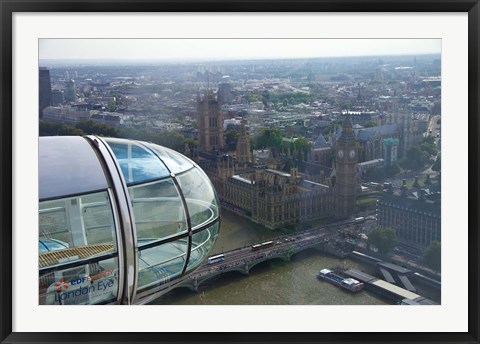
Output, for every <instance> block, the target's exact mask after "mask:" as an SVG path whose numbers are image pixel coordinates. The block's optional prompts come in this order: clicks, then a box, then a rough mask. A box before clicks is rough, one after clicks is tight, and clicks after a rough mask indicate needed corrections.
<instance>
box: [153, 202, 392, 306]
mask: <svg viewBox="0 0 480 344" xmlns="http://www.w3.org/2000/svg"><path fill="white" fill-rule="evenodd" d="M284 234H286V233H284V232H281V231H278V230H276V231H271V230H269V229H267V228H265V227H263V226H260V225H258V224H255V223H252V222H251V221H249V220H247V219H245V218H242V217H241V216H238V215H236V214H233V213H230V212H228V211H223V212H222V222H221V227H220V234H219V236H218V239H217V242H216V243H215V246H214V248H213V250H212V254H214V253H221V252H222V251H228V250H231V249H234V248H237V247H241V246H245V245H251V244H252V243H258V242H262V241H265V240H268V239H271V238H274V237H277V236H280V235H284ZM335 267H342V268H355V269H358V270H363V271H365V272H367V273H373V271H371V270H370V269H371V268H370V267H369V266H364V265H361V264H360V263H358V262H356V261H353V260H349V259H344V260H342V259H338V258H334V257H332V256H329V255H326V254H322V253H320V252H318V251H316V250H314V249H312V250H306V251H303V252H300V253H298V254H296V255H294V256H293V257H292V259H291V261H290V262H284V261H281V260H277V259H274V260H269V261H266V262H263V263H261V264H259V265H256V266H254V267H253V268H252V269H251V270H250V275H249V276H244V275H241V274H240V273H238V272H229V273H226V274H223V275H220V276H219V277H217V278H214V279H212V280H209V281H207V282H205V283H204V284H203V285H202V286H201V287H200V291H199V292H198V293H193V292H191V291H189V290H187V289H185V288H179V289H175V290H173V291H172V292H170V293H168V294H166V295H164V296H162V297H161V298H160V299H158V300H157V301H155V302H153V304H169V305H385V304H388V301H385V300H382V299H379V298H378V297H377V296H376V295H373V294H370V293H369V292H367V291H362V292H359V293H356V294H352V293H349V292H346V291H344V290H342V289H340V288H338V287H335V286H333V285H331V284H329V283H327V282H324V281H319V280H317V278H316V274H317V272H318V271H319V270H321V269H323V268H335Z"/></svg>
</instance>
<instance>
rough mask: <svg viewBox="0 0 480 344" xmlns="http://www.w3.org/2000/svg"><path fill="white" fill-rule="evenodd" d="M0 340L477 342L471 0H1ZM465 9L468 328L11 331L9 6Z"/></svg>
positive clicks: (478, 10) (475, 78)
mask: <svg viewBox="0 0 480 344" xmlns="http://www.w3.org/2000/svg"><path fill="white" fill-rule="evenodd" d="M0 9H1V14H0V18H1V19H0V20H1V23H2V24H1V25H2V28H1V41H0V50H1V56H0V58H1V69H0V80H1V83H0V104H1V116H0V128H1V129H0V130H1V145H2V146H1V150H0V164H1V166H2V168H1V179H0V180H1V182H0V200H1V201H0V204H1V208H0V218H1V220H2V228H1V230H0V263H1V264H0V269H1V270H0V273H1V274H0V312H1V313H0V319H1V320H0V341H1V343H37V342H45V343H58V342H77V343H110V342H111V343H114V342H119V343H130V342H131V343H137V342H138V343H154V342H158V343H170V342H172V343H173V342H183V343H190V342H191V343H194V342H208V343H213V342H237V343H243V342H248V343H255V342H258V343H266V342H282V343H284V342H287V343H288V342H291V343H300V342H319V343H320V342H332V343H356V342H365V343H370V342H381V343H390V342H392V343H393V342H395V343H479V332H478V331H479V313H478V312H479V297H478V296H479V287H478V286H479V276H480V270H479V264H478V263H479V254H478V248H479V247H480V242H479V236H478V231H477V229H478V225H479V221H478V218H479V214H480V212H479V211H478V195H479V194H480V189H479V183H478V174H479V170H478V158H479V149H478V145H479V141H478V134H479V132H480V128H479V121H478V116H479V114H480V109H479V102H478V97H479V95H480V88H479V80H480V78H479V68H478V65H479V58H480V56H479V46H480V45H479V32H480V26H479V15H480V4H479V1H478V0H463V1H458V0H457V1H455V0H421V1H413V0H403V1H399V0H394V1H386V0H366V1H353V0H336V1H333V0H326V1H322V0H300V1H295V2H294V1H292V0H285V1H268V0H257V1H251V0H245V1H240V0H232V1H228V2H227V1H217V0H200V1H192V0H187V1H182V0H176V1H175V0H166V1H161V0H143V1H138V2H132V1H129V0H120V1H111V0H99V1H95V0H84V1H81V2H80V1H67V0H50V1H46V0H38V1H36V0H30V1H28V0H27V1H24V0H0ZM185 10H188V11H189V12H193V11H195V12H272V11H274V12H292V11H293V12H466V13H468V74H469V78H468V109H469V110H468V135H469V142H468V143H469V156H472V157H474V158H475V159H473V161H469V171H468V173H469V176H470V178H469V182H470V184H469V196H468V197H469V198H468V205H469V210H470V211H469V218H468V223H469V233H468V236H469V242H468V257H469V266H468V271H469V276H468V300H469V302H468V305H469V307H468V308H469V309H468V332H464V333H463V332H462V333H404V332H401V333H400V332H399V333H391V332H389V333H383V332H378V333H373V332H370V333H314V332H312V333H248V332H246V333H231V332H227V333H222V332H212V333H188V332H185V333H170V332H162V333H88V332H85V333H20V332H12V311H13V309H12V283H11V281H12V244H11V243H12V236H13V233H12V232H13V229H12V228H13V224H12V199H13V197H15V195H13V193H12V176H13V173H14V171H12V167H11V166H12V158H13V157H12V148H13V147H12V122H13V121H12V120H13V118H12V117H13V116H12V59H13V57H12V15H13V13H15V12H157V11H158V12H183V11H185Z"/></svg>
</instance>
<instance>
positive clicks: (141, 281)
mask: <svg viewBox="0 0 480 344" xmlns="http://www.w3.org/2000/svg"><path fill="white" fill-rule="evenodd" d="M219 227H220V214H219V202H218V198H217V196H216V193H215V190H214V188H213V186H212V183H211V182H210V180H209V179H208V177H207V176H206V174H205V173H204V172H203V171H202V170H201V168H200V167H199V166H198V165H197V164H195V163H194V162H193V161H191V160H190V159H188V158H186V157H185V156H183V155H181V154H179V153H177V152H175V151H173V150H171V149H168V148H165V147H162V146H159V145H156V144H152V143H147V142H141V141H135V140H128V139H119V138H100V137H96V136H85V137H80V136H57V137H40V139H39V251H38V252H39V253H38V254H39V304H50V305H51V304H58V305H62V304H65V305H71V304H144V303H148V302H149V301H152V300H154V299H155V298H158V297H159V296H160V295H162V294H163V293H165V292H166V291H168V290H170V289H171V288H172V287H173V286H175V285H176V284H177V283H180V282H181V281H182V280H184V279H186V278H188V276H189V274H190V273H191V272H192V271H194V270H195V269H196V268H197V267H198V266H200V264H202V262H204V260H205V259H206V257H207V256H208V255H209V253H210V251H211V249H212V247H213V245H214V243H215V240H216V238H217V235H218V231H219Z"/></svg>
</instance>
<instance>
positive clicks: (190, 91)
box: [39, 55, 441, 304]
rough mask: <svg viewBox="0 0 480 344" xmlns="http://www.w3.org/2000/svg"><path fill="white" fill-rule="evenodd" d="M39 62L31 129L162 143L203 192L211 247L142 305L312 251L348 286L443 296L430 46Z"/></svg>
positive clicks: (392, 297) (176, 299)
mask: <svg viewBox="0 0 480 344" xmlns="http://www.w3.org/2000/svg"><path fill="white" fill-rule="evenodd" d="M39 62H40V68H39V91H40V97H39V99H40V102H39V118H40V121H39V135H40V136H41V137H43V136H84V135H97V136H99V137H114V138H124V139H132V140H140V141H145V142H150V143H153V144H158V145H161V146H164V147H167V148H170V149H172V150H174V151H176V152H178V153H180V154H182V155H184V156H186V157H188V158H189V159H191V161H193V162H195V163H196V164H198V166H200V167H201V169H202V170H203V171H204V172H205V173H206V175H207V176H208V178H209V180H210V181H211V183H212V185H213V187H214V189H215V192H216V196H218V200H219V202H220V205H221V216H220V231H219V234H218V240H217V242H216V244H215V245H214V246H213V249H212V248H211V249H212V251H211V252H210V257H209V258H208V260H205V261H204V262H203V263H202V265H199V267H198V269H196V270H195V271H192V272H191V273H189V274H185V276H184V278H183V279H182V280H181V281H180V282H179V283H177V282H175V279H172V280H170V279H169V278H168V279H165V280H162V281H163V282H162V283H163V287H162V286H158V285H156V286H155V287H152V288H157V289H155V290H156V291H161V290H163V289H162V288H164V289H165V290H164V294H165V293H167V291H168V292H170V293H169V294H174V296H173V297H172V298H170V299H168V298H167V299H166V300H163V299H162V297H160V298H159V296H158V294H155V295H153V294H152V295H153V296H151V297H150V298H148V302H154V303H166V304H168V303H173V304H175V303H180V304H181V303H183V302H185V300H186V299H188V298H190V296H189V294H188V295H185V293H183V294H182V293H179V292H178V290H177V289H175V288H178V286H179V285H181V286H183V287H186V288H188V289H190V290H194V291H196V292H198V291H201V292H202V293H200V294H198V293H197V295H198V297H197V299H193V301H186V302H185V303H189V302H191V303H193V304H199V303H202V304H203V303H204V302H205V300H207V299H208V302H214V301H212V299H213V298H215V297H209V296H208V295H207V296H205V294H203V293H205V292H207V293H208V292H209V291H210V290H214V289H215V288H216V284H218V285H225V284H228V283H230V282H228V281H227V280H226V278H228V277H224V276H225V275H226V273H227V272H230V271H238V272H240V273H242V274H244V275H248V274H249V273H250V269H251V268H252V267H253V266H254V265H256V264H261V263H262V264H263V265H262V266H261V267H259V268H258V269H259V270H258V271H262V273H263V275H264V276H265V275H266V274H267V272H266V270H268V269H270V270H272V269H274V267H273V266H274V265H275V264H274V263H272V262H274V261H276V260H281V261H284V262H285V266H287V265H289V264H294V262H295V259H297V260H298V259H300V260H301V259H304V261H305V262H309V259H310V260H311V259H317V256H318V255H322V257H323V256H325V257H327V258H325V259H327V260H326V261H328V264H330V265H333V266H314V267H312V269H314V270H316V272H318V271H320V273H318V275H316V274H314V275H313V276H314V277H315V276H316V277H318V279H321V280H325V281H329V282H330V283H331V284H333V285H335V286H340V284H341V283H343V284H345V283H347V282H348V283H350V284H349V286H348V287H345V286H342V287H343V288H344V289H347V288H350V291H351V292H352V291H353V289H352V288H353V287H352V286H351V285H352V284H351V283H352V282H351V281H352V280H353V281H356V282H359V281H360V282H359V283H360V284H361V285H362V288H363V285H365V289H366V291H368V292H369V293H372V294H375V295H378V298H379V300H381V302H385V303H389V304H435V303H440V285H441V284H440V279H441V261H440V252H441V213H440V206H441V202H440V201H441V173H440V172H441V168H440V167H441V155H440V154H441V132H440V128H441V59H440V55H404V56H375V57H373V56H369V57H322V58H311V59H293V58H292V59H263V60H260V59H259V60H239V61H231V60H229V61H212V62H207V61H203V62H184V63H152V62H149V63H146V62H135V61H102V62H101V63H100V62H94V61H61V60H40V61H39ZM112 147H113V146H112ZM132 185H133V184H132ZM132 197H133V193H132ZM137 211H139V210H137ZM142 211H143V210H142ZM187 213H188V212H187ZM57 221H58V220H57ZM62 221H63V220H62ZM240 223H241V224H242V225H241V226H240V225H238V224H240ZM189 226H191V225H190V223H189ZM178 227H180V224H179V225H178ZM247 227H248V229H247ZM49 230H50V231H51V228H50V229H49ZM45 231H46V230H45ZM194 233H195V232H194ZM40 235H41V237H42V233H41V234H40ZM233 237H235V239H231V238H233ZM44 239H45V240H48V239H49V238H47V236H46V235H45V237H44ZM57 239H58V238H57ZM42 240H43V239H42ZM64 241H67V242H68V240H64ZM65 245H66V247H68V245H67V244H65ZM70 245H72V244H71V243H70ZM262 245H263V246H262ZM48 249H49V248H48V247H47V250H48ZM309 252H310V253H309ZM312 252H313V253H312ZM312 256H315V258H312ZM212 257H213V258H214V259H213V260H211V259H212ZM215 257H217V258H216V259H217V261H214V260H215ZM322 259H323V258H322ZM332 259H333V260H332ZM187 261H188V258H187ZM345 262H347V263H345ZM357 262H359V263H357ZM186 264H187V263H185V266H186ZM282 264H283V263H282ZM309 264H310V263H309ZM321 264H326V263H321ZM358 264H360V265H358ZM285 266H283V265H282V268H283V267H285ZM342 266H343V268H342ZM267 267H268V269H267ZM49 269H50V268H49ZM322 269H323V270H322ZM328 269H330V270H328ZM321 270H322V271H321ZM52 271H53V270H52ZM184 272H185V268H184V269H183V272H182V273H184ZM45 273H51V269H50V270H48V269H46V270H45ZM292 273H294V272H292ZM219 276H220V277H219ZM222 276H223V277H222ZM331 276H334V277H331ZM338 276H340V277H338ZM42 278H44V277H42ZM238 278H239V277H237V276H236V277H234V278H232V280H233V282H232V283H236V281H237V282H238ZM245 278H246V279H251V280H253V276H250V277H248V278H247V277H245ZM279 278H280V277H279ZM337 278H339V279H338V281H337V282H335V281H336V279H337ZM314 280H315V278H314ZM174 282H175V283H174ZM204 282H206V283H204ZM321 282H322V281H320V282H318V280H315V285H318V283H321ZM45 283H46V282H45ZM112 283H113V282H112ZM162 283H161V284H162ZM251 283H253V282H251ZM387 284H388V285H387ZM112 285H113V284H112ZM367 287H368V288H367ZM173 289H175V290H173ZM218 289H219V290H220V289H221V288H218ZM400 289H401V290H400ZM172 290H173V291H172ZM333 290H334V291H333V292H338V291H337V290H336V289H333ZM57 291H58V290H57ZM357 291H358V290H355V292H357ZM366 291H364V292H363V293H365V292H366ZM287 292H288V291H287ZM342 292H343V291H342ZM188 293H191V292H190V291H189V292H188ZM409 293H410V294H409ZM169 294H167V297H170V296H168V295H169ZM65 295H66V294H65ZM202 295H203V296H202ZM202 297H203V298H204V299H202ZM216 298H217V299H218V298H220V296H219V295H217V296H216ZM58 299H60V296H59V297H58ZM55 300H57V298H56V299H55ZM146 300H147V298H146ZM346 300H347V301H345V302H346V303H352V304H355V303H356V301H355V300H353V299H350V298H349V297H348V298H346ZM62 301H63V299H62ZM221 302H224V303H226V304H229V303H233V302H235V301H233V300H228V299H227V300H226V301H221ZM240 302H243V303H245V301H240ZM257 302H258V301H257ZM309 302H316V301H310V300H307V299H305V300H304V299H295V300H293V301H289V300H288V299H287V298H285V299H280V300H276V301H273V300H271V302H269V301H265V303H267V304H268V303H280V304H291V303H293V304H299V303H300V304H301V303H309ZM322 302H326V301H322ZM360 302H361V303H366V304H377V303H378V302H379V301H377V300H373V299H370V296H369V298H368V299H364V300H362V301H360Z"/></svg>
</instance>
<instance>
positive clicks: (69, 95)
mask: <svg viewBox="0 0 480 344" xmlns="http://www.w3.org/2000/svg"><path fill="white" fill-rule="evenodd" d="M76 99H77V87H76V85H75V80H72V79H71V80H68V81H66V82H65V100H66V101H67V102H74V101H75V100H76Z"/></svg>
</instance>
